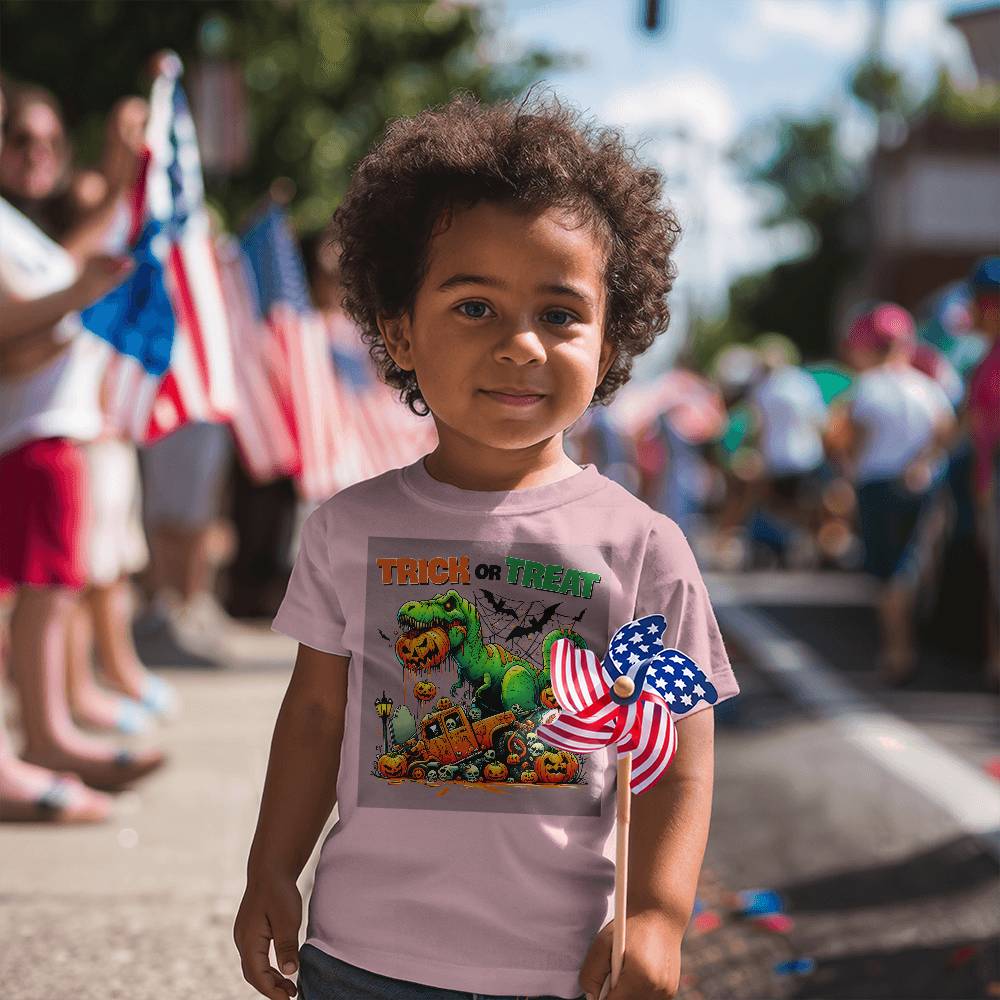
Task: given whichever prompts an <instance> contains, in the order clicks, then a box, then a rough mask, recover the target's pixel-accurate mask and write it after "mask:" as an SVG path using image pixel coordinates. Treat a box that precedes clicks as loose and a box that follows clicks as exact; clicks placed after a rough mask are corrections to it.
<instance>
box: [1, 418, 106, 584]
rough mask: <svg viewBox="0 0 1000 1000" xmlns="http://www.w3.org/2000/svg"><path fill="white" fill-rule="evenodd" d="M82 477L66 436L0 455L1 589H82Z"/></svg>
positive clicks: (84, 497) (84, 493)
mask: <svg viewBox="0 0 1000 1000" xmlns="http://www.w3.org/2000/svg"><path fill="white" fill-rule="evenodd" d="M85 477H86V466H85V465H84V458H83V453H82V451H81V450H80V448H79V447H78V446H77V445H76V444H75V443H74V442H72V441H67V440H66V439H65V438H42V439H40V440H37V441H28V442H26V443H25V444H23V445H21V446H20V447H19V448H15V449H14V450H13V451H8V452H6V453H5V454H3V455H0V587H2V586H3V584H4V583H6V584H8V585H10V584H13V585H14V586H18V585H20V584H26V583H27V584H32V585H34V586H36V587H72V588H74V589H79V588H81V587H83V586H84V584H85V583H86V579H87V571H86V563H85V559H84V553H85V549H84V542H85V535H84V529H85V526H86V524H87V521H86V517H87V502H88V501H87V489H86V486H87V481H86V478H85Z"/></svg>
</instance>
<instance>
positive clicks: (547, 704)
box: [538, 687, 559, 708]
mask: <svg viewBox="0 0 1000 1000" xmlns="http://www.w3.org/2000/svg"><path fill="white" fill-rule="evenodd" d="M538 700H539V701H540V702H541V703H542V707H543V708H558V707H559V702H557V701H556V693H555V691H553V690H552V688H550V687H547V688H544V689H543V690H542V693H541V694H540V695H539V696H538Z"/></svg>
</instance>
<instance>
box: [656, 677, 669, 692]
mask: <svg viewBox="0 0 1000 1000" xmlns="http://www.w3.org/2000/svg"><path fill="white" fill-rule="evenodd" d="M653 683H654V684H655V685H656V686H657V687H658V688H659V689H660V690H661V691H662V690H663V689H664V688H665V687H666V686H667V681H666V678H665V677H657V678H656V680H655V681H653Z"/></svg>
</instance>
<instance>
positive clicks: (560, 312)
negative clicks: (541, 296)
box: [543, 309, 576, 326]
mask: <svg viewBox="0 0 1000 1000" xmlns="http://www.w3.org/2000/svg"><path fill="white" fill-rule="evenodd" d="M545 316H562V317H564V319H562V320H547V321H546V322H551V323H552V324H553V325H554V326H569V324H570V323H572V322H573V321H574V320H575V319H576V317H575V316H574V315H573V314H572V313H568V312H566V310H565V309H550V310H549V311H548V312H547V313H545ZM543 318H544V317H543Z"/></svg>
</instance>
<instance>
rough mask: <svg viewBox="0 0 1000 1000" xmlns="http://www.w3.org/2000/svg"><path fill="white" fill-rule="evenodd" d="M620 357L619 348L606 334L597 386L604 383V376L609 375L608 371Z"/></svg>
mask: <svg viewBox="0 0 1000 1000" xmlns="http://www.w3.org/2000/svg"><path fill="white" fill-rule="evenodd" d="M617 357H618V346H617V344H615V343H614V342H613V341H612V340H611V338H610V337H609V336H608V335H607V334H605V335H604V340H603V341H602V342H601V356H600V361H599V363H598V366H597V384H598V385H600V384H601V383H602V382H603V381H604V376H605V375H607V374H608V370H609V369H610V368H611V366H612V365H613V364H614V363H615V358H617Z"/></svg>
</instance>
